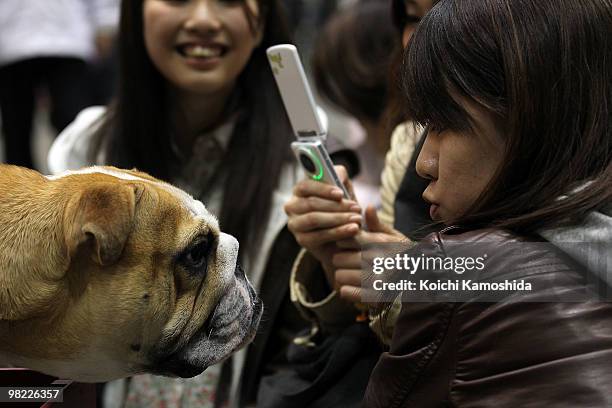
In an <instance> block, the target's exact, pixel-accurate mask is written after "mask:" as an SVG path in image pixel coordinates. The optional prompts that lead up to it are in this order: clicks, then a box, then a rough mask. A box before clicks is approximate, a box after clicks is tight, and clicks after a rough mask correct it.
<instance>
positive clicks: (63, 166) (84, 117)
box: [47, 106, 106, 174]
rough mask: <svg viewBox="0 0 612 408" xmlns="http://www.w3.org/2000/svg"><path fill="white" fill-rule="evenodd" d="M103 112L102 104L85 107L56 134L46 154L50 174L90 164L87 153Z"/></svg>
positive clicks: (104, 108)
mask: <svg viewBox="0 0 612 408" xmlns="http://www.w3.org/2000/svg"><path fill="white" fill-rule="evenodd" d="M105 113H106V107H104V106H92V107H89V108H86V109H84V110H82V111H81V112H80V113H79V114H78V115H77V117H76V118H75V120H74V121H73V122H72V123H71V124H70V125H68V126H67V127H66V128H65V129H64V130H63V131H62V132H61V133H60V134H59V135H58V137H57V138H56V139H55V141H54V142H53V145H52V146H51V149H50V150H49V153H48V155H47V165H48V167H49V171H50V172H51V173H52V174H57V173H61V172H63V171H66V170H73V169H77V168H80V167H84V166H87V165H89V164H92V163H90V161H89V160H88V159H87V153H88V151H89V147H90V145H91V139H92V136H93V135H94V133H95V131H96V130H97V129H98V127H99V126H100V124H101V123H102V121H101V119H102V118H103V117H104V114H105Z"/></svg>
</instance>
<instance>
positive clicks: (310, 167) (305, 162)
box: [300, 153, 317, 173]
mask: <svg viewBox="0 0 612 408" xmlns="http://www.w3.org/2000/svg"><path fill="white" fill-rule="evenodd" d="M300 162H301V163H302V166H304V168H305V169H306V171H308V172H310V173H315V172H316V171H317V168H316V166H315V164H314V162H313V161H312V159H311V158H310V157H308V155H307V154H306V153H300Z"/></svg>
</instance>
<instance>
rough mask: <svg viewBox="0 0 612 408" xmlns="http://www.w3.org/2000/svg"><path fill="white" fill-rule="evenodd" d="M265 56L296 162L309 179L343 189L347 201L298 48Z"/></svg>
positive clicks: (285, 46) (277, 48)
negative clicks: (291, 135)
mask: <svg viewBox="0 0 612 408" xmlns="http://www.w3.org/2000/svg"><path fill="white" fill-rule="evenodd" d="M266 53H267V55H268V61H269V63H270V67H271V68H272V72H274V79H275V80H276V84H277V85H278V89H279V92H280V94H281V98H282V99H283V104H284V105H285V109H286V111H287V115H288V116H289V121H290V122H291V127H292V128H293V132H294V134H295V137H296V138H297V142H293V143H291V149H292V150H293V152H294V154H295V156H296V158H297V159H298V161H299V162H300V164H301V166H302V168H303V169H304V171H306V174H308V175H309V177H310V178H312V179H313V180H317V181H321V182H323V183H327V184H332V185H336V186H337V187H339V188H340V189H342V191H343V192H344V196H345V198H347V199H350V196H349V193H348V191H347V190H346V188H345V187H344V184H342V182H341V181H340V178H339V177H338V174H336V171H335V170H334V165H333V163H332V161H331V159H330V157H329V154H328V153H327V149H325V145H324V144H323V142H324V141H325V138H326V137H327V129H325V127H324V126H323V124H322V122H321V119H320V117H319V115H318V114H317V106H316V104H315V101H314V97H313V95H312V91H311V90H310V85H309V84H308V80H307V79H306V74H305V72H304V67H303V66H302V63H301V62H300V56H299V54H298V51H297V48H296V47H295V46H294V45H292V44H281V45H275V46H273V47H270V48H268V49H267V51H266Z"/></svg>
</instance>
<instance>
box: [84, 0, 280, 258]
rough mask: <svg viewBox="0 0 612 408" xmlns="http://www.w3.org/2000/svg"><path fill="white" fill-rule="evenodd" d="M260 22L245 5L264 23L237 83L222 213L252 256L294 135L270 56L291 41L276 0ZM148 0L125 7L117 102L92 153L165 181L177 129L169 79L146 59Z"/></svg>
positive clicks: (264, 4) (265, 3) (262, 3)
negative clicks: (235, 115)
mask: <svg viewBox="0 0 612 408" xmlns="http://www.w3.org/2000/svg"><path fill="white" fill-rule="evenodd" d="M257 3H258V5H259V13H260V17H259V18H256V17H255V16H253V15H252V13H251V12H250V11H249V9H248V7H247V6H246V4H243V7H244V10H245V13H246V15H247V17H248V20H249V24H250V25H251V29H252V30H253V31H255V30H256V29H259V28H260V27H261V26H260V25H262V24H263V27H264V33H263V39H262V41H261V44H260V45H259V46H258V47H257V48H256V49H255V50H254V51H253V54H252V55H251V58H250V60H249V61H248V63H247V65H246V67H245V68H244V70H243V71H242V73H241V74H240V76H239V78H238V83H237V89H239V90H240V94H239V109H238V111H239V117H238V120H237V122H236V125H235V128H234V131H233V134H232V137H231V141H230V144H229V147H228V149H227V152H228V154H226V155H225V157H224V159H223V164H222V166H223V171H224V173H225V174H224V176H226V177H227V179H226V182H225V185H224V191H223V205H222V210H221V214H220V222H221V227H222V228H223V230H224V232H227V233H229V234H232V235H234V236H235V237H236V238H237V239H238V240H239V241H240V242H241V246H242V248H245V249H246V250H247V252H249V250H250V248H251V247H252V244H253V243H254V242H256V241H257V240H258V239H259V238H260V237H261V234H262V233H263V231H264V229H265V227H266V224H267V222H266V221H267V220H268V217H269V213H270V207H271V203H272V196H273V192H274V190H275V189H276V187H277V186H278V183H279V177H280V176H279V175H280V174H281V170H282V167H283V165H284V164H285V163H286V162H287V161H289V160H291V154H290V149H289V144H290V141H291V139H290V138H291V136H292V131H291V127H290V123H289V119H288V118H287V116H286V113H285V109H284V107H283V105H282V101H281V99H280V95H279V93H278V90H277V87H276V83H275V81H274V78H273V74H272V72H271V70H270V68H269V65H268V61H267V58H266V54H265V50H266V48H267V47H269V46H271V45H274V44H281V43H288V42H290V38H289V35H288V32H287V29H286V25H285V23H284V19H283V16H282V15H281V10H280V7H279V5H278V3H277V0H258V1H257ZM142 4H143V0H123V2H122V7H121V20H120V29H119V85H118V92H117V97H116V99H115V101H114V103H113V105H112V106H111V107H110V109H109V110H108V112H107V114H106V116H105V117H104V118H103V122H102V125H101V126H100V128H99V131H98V132H97V134H96V135H95V139H94V143H93V145H92V149H91V151H90V161H92V162H95V158H96V157H97V155H98V153H99V152H100V151H102V152H104V153H105V161H106V163H108V164H111V165H114V166H117V167H127V168H130V167H136V168H138V169H139V170H142V171H145V172H148V173H150V174H151V175H153V176H155V177H158V178H160V179H166V180H167V179H168V178H169V176H170V174H169V161H170V160H169V159H170V152H171V151H172V149H171V145H170V139H171V134H172V125H171V123H169V122H170V120H169V115H168V114H167V112H168V109H169V102H168V100H167V97H166V91H165V83H166V80H165V78H164V77H162V75H161V74H160V73H159V71H158V70H157V69H156V68H155V66H154V65H153V63H152V61H151V60H150V58H149V55H148V53H147V50H146V48H145V44H144V37H143V18H142V14H143V13H142Z"/></svg>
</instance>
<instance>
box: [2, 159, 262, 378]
mask: <svg viewBox="0 0 612 408" xmlns="http://www.w3.org/2000/svg"><path fill="white" fill-rule="evenodd" d="M237 255H238V242H237V241H236V240H235V239H234V238H233V237H232V236H230V235H227V234H224V233H222V232H221V231H220V230H219V224H218V222H217V219H216V218H215V217H214V216H212V215H211V214H210V213H208V212H207V211H206V209H205V207H204V205H203V204H202V203H201V202H199V201H197V200H194V199H193V198H192V197H191V196H189V195H188V194H186V193H185V192H183V191H182V190H179V189H178V188H175V187H173V186H171V185H169V184H167V183H164V182H162V181H159V180H157V179H155V178H153V177H151V176H149V175H147V174H144V173H141V172H137V171H127V170H119V169H116V168H112V167H91V168H86V169H83V170H80V171H75V172H67V173H64V174H61V175H58V176H47V177H45V176H42V175H41V174H39V173H37V172H35V171H32V170H28V169H24V168H20V167H16V166H10V165H0V364H2V363H4V364H10V365H13V366H19V367H28V368H31V369H34V370H36V371H40V372H43V373H46V374H50V375H54V376H57V377H62V378H70V379H74V380H77V381H84V382H100V381H108V380H111V379H116V378H121V377H126V376H130V375H133V374H136V373H142V372H149V373H154V374H159V375H166V376H175V377H193V376H195V375H198V374H200V373H201V372H203V371H204V370H205V369H206V368H207V367H208V366H210V365H212V364H215V363H217V362H219V361H221V360H223V359H224V358H226V357H227V356H228V355H229V354H231V353H232V352H234V351H236V350H237V349H239V348H241V347H242V346H244V345H245V344H247V343H248V342H250V341H251V340H252V339H253V337H254V335H255V331H256V329H257V325H258V323H259V319H260V317H261V314H262V309H263V307H262V303H261V301H259V299H258V298H257V296H256V293H255V291H254V290H253V287H252V286H251V285H250V283H249V282H248V280H247V279H246V277H245V275H244V273H243V271H242V270H241V269H240V268H239V267H238V266H237Z"/></svg>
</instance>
